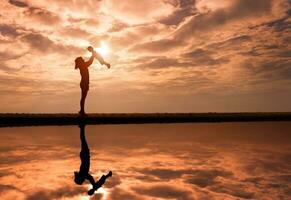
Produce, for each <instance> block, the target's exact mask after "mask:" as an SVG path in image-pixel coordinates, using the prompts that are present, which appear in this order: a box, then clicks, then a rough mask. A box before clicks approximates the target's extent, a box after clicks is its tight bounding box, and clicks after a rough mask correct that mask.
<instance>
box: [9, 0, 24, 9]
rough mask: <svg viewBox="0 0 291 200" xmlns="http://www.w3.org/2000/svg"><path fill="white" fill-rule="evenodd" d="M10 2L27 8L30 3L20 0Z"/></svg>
mask: <svg viewBox="0 0 291 200" xmlns="http://www.w3.org/2000/svg"><path fill="white" fill-rule="evenodd" d="M9 3H10V4H12V5H14V6H17V7H20V8H26V7H28V4H27V3H25V2H23V1H18V0H9Z"/></svg>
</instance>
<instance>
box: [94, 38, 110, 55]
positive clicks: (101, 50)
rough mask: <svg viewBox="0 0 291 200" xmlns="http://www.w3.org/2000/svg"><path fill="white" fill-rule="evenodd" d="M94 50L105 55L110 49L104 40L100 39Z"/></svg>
mask: <svg viewBox="0 0 291 200" xmlns="http://www.w3.org/2000/svg"><path fill="white" fill-rule="evenodd" d="M95 50H96V51H97V52H98V53H100V55H101V56H107V55H108V54H109V53H110V49H109V47H108V45H107V43H106V42H104V41H101V42H100V46H99V47H97V48H95Z"/></svg>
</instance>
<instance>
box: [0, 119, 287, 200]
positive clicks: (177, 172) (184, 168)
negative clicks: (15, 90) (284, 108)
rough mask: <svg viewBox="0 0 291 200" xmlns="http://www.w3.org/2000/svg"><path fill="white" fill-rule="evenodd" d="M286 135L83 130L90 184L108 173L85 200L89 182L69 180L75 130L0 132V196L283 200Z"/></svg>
mask: <svg viewBox="0 0 291 200" xmlns="http://www.w3.org/2000/svg"><path fill="white" fill-rule="evenodd" d="M290 130H291V123H290V122H276V123H272V122H268V123H218V124H207V123H205V124H167V125H166V124H163V125H159V124H155V125H154V124H152V125H102V126H86V129H85V127H84V129H83V131H84V132H83V133H84V138H85V139H87V143H88V144H87V145H88V146H89V147H90V154H91V157H90V159H91V160H90V171H91V172H90V174H91V176H92V177H94V178H95V179H96V180H97V179H98V178H99V177H102V174H106V173H108V169H111V170H112V171H113V172H114V175H113V176H112V177H111V178H109V179H108V180H107V181H106V183H105V184H104V185H103V186H102V187H101V188H99V189H98V190H97V193H95V194H94V195H93V196H88V195H87V192H88V190H89V189H91V188H92V186H91V184H90V182H88V181H85V182H84V183H83V184H82V185H80V186H77V185H76V184H75V182H74V181H73V180H74V174H73V173H72V172H73V171H76V168H78V167H79V166H80V158H79V154H80V133H81V135H82V128H80V129H79V128H78V127H73V126H65V127H44V126H43V127H23V128H1V129H0V196H1V199H24V200H35V199H45V200H47V199H84V200H85V199H95V200H96V199H103V200H104V199H113V200H117V199H118V200H120V199H132V200H135V199H186V200H187V199H288V197H289V196H290V193H291V154H290V152H291V151H290V150H291V145H290V144H291V135H290ZM85 131H86V133H85ZM85 134H86V135H85ZM85 136H86V137H85ZM44 180H45V181H44ZM96 180H95V181H96ZM121 180H122V181H121Z"/></svg>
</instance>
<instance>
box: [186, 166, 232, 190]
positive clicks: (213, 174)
mask: <svg viewBox="0 0 291 200" xmlns="http://www.w3.org/2000/svg"><path fill="white" fill-rule="evenodd" d="M230 176H232V172H229V171H224V170H217V169H205V170H194V171H193V172H192V174H191V175H190V178H189V179H187V182H188V183H191V184H194V185H197V186H199V187H206V186H211V185H214V184H216V183H217V182H216V178H220V177H226V178H227V177H230Z"/></svg>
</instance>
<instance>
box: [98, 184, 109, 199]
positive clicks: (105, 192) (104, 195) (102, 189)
mask: <svg viewBox="0 0 291 200" xmlns="http://www.w3.org/2000/svg"><path fill="white" fill-rule="evenodd" d="M98 193H99V194H102V199H103V200H106V199H107V193H108V192H107V191H106V190H105V189H104V188H103V187H101V188H99V189H98V190H97V191H96V192H95V194H98Z"/></svg>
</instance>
